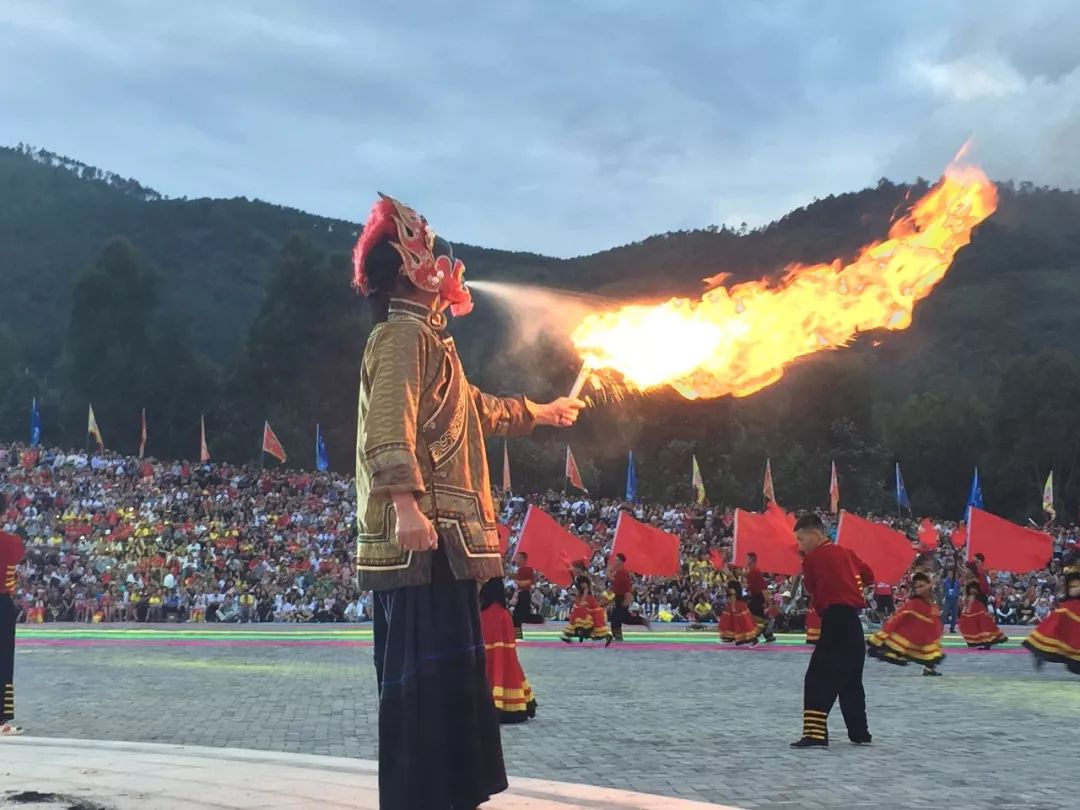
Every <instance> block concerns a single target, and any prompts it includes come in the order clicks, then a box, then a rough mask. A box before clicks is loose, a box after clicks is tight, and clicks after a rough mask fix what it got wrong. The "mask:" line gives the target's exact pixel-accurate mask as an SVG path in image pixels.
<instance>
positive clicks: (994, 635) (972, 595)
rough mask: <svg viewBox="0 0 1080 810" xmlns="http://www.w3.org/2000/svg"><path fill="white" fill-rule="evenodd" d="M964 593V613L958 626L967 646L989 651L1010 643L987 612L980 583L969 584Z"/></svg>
mask: <svg viewBox="0 0 1080 810" xmlns="http://www.w3.org/2000/svg"><path fill="white" fill-rule="evenodd" d="M964 591H965V594H966V599H965V604H964V612H963V613H961V614H960V621H959V622H957V626H958V627H959V628H960V635H962V636H963V637H964V641H966V642H967V645H968V646H969V647H978V648H979V649H981V650H989V649H990V648H991V647H992V646H994V645H995V644H1004V643H1005V642H1006V641H1008V640H1009V639H1008V637H1007V636H1006V635H1005V634H1004V633H1002V632H1001V630H1000V629H999V628H998V626H997V622H995V621H994V618H993V617H992V616H991V615H990V614H989V613H988V612H987V610H986V605H984V604H983V602H982V591H981V590H980V588H979V585H978V583H976V582H969V583H968V584H967V587H966V588H965V589H964Z"/></svg>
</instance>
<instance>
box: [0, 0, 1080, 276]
mask: <svg viewBox="0 0 1080 810" xmlns="http://www.w3.org/2000/svg"><path fill="white" fill-rule="evenodd" d="M403 9H407V10H403ZM675 9H678V11H676V10H675ZM1078 43H1080V2H1076V0H1024V2H1020V1H1019V0H1017V1H1016V2H1006V1H1005V0H968V2H962V1H961V0H955V2H946V3H943V2H940V0H905V2H902V3H890V2H875V3H864V2H858V1H857V0H835V1H834V2H828V0H806V1H805V2H800V1H798V0H792V1H791V2H778V1H777V0H761V1H760V2H719V0H715V1H714V0H707V1H706V0H701V1H698V0H681V2H680V1H677V0H669V1H668V2H658V1H657V0H641V2H630V1H627V2H615V0H580V1H578V2H574V1H573V0H533V1H532V2H515V0H490V1H489V0H457V2H450V1H449V0H448V1H447V2H441V1H440V2H436V0H423V1H422V2H421V0H409V2H386V1H385V0H380V1H379V2H371V1H369V0H304V1H303V2H301V0H185V1H184V2H170V1H169V0H69V1H68V2H62V1H61V0H0V144H6V145H14V144H16V143H18V142H20V141H22V142H27V143H32V144H34V145H36V146H42V147H46V148H48V149H50V150H53V151H56V152H60V153H62V154H66V155H69V156H71V157H74V158H77V159H80V160H83V161H84V162H86V163H90V164H92V165H95V166H98V167H100V168H103V169H110V170H113V171H116V172H117V173H119V174H121V175H123V176H125V177H135V178H136V179H138V180H140V181H141V182H143V183H144V184H145V185H149V186H152V187H153V188H156V189H157V190H158V191H161V192H162V193H164V194H167V195H170V196H182V195H186V196H188V197H203V196H214V197H227V196H247V197H257V198H260V199H264V200H268V201H271V202H275V203H281V204H285V205H290V206H296V207H298V208H302V209H305V210H307V211H312V212H315V213H319V214H324V215H328V216H335V217H341V218H345V219H350V220H362V219H363V218H364V216H365V215H366V213H367V209H368V208H369V207H370V205H371V202H372V200H373V198H374V196H375V191H376V190H382V191H385V192H387V193H391V194H394V195H395V196H398V197H400V198H401V199H403V200H405V201H407V202H409V203H411V204H413V205H414V206H415V207H416V208H417V209H419V210H420V211H421V212H422V213H424V214H426V215H427V217H428V219H429V220H430V221H431V223H432V224H433V225H434V227H435V228H436V229H437V230H438V231H439V232H440V233H443V234H445V235H446V236H447V237H448V238H449V239H451V240H452V241H453V240H456V241H461V242H469V243H473V244H480V245H485V246H489V247H499V248H508V249H514V250H532V251H536V252H540V253H546V254H552V255H558V256H570V255H577V254H581V253H590V252H594V251H597V250H603V249H605V248H608V247H612V246H615V245H618V244H623V243H626V242H630V241H634V240H637V239H641V238H644V237H646V236H649V235H651V234H654V233H660V232H664V231H668V230H675V229H680V228H691V227H701V226H705V225H709V224H723V223H728V224H738V223H740V222H742V221H746V222H748V223H750V224H751V225H758V224H763V223H766V222H768V221H770V220H772V219H775V218H777V217H779V216H782V215H783V214H784V213H785V212H786V211H788V210H789V209H791V208H793V207H797V206H799V205H803V204H805V203H807V202H809V201H811V200H813V198H814V197H819V196H825V195H827V194H830V193H833V192H842V191H847V190H851V189H855V188H861V187H863V186H866V185H869V184H872V183H874V182H875V181H876V180H877V179H878V178H879V177H881V176H888V177H890V178H892V179H896V180H908V179H912V178H914V177H916V176H919V175H921V176H925V177H935V176H937V175H938V173H939V172H940V170H941V169H942V167H943V166H944V165H945V164H946V163H947V162H948V160H949V158H950V157H951V156H952V155H953V154H954V153H955V152H956V150H957V149H958V148H959V147H960V145H961V144H962V143H963V141H964V140H965V139H966V138H967V137H968V136H969V135H974V136H975V139H976V147H975V151H974V156H975V157H976V158H977V159H978V160H979V162H981V163H982V164H983V165H984V166H985V167H986V168H987V169H988V170H989V172H990V173H991V175H992V176H994V177H996V178H1006V177H1008V178H1015V179H1018V180H1019V179H1030V180H1033V181H1035V182H1037V183H1039V184H1044V183H1045V184H1053V185H1063V186H1069V187H1080V47H1078Z"/></svg>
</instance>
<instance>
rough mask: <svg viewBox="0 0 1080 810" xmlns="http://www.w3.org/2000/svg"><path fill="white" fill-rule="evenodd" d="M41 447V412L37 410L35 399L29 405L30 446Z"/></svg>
mask: <svg viewBox="0 0 1080 810" xmlns="http://www.w3.org/2000/svg"><path fill="white" fill-rule="evenodd" d="M40 445H41V411H39V410H38V405H37V397H35V398H34V400H33V401H32V402H31V403H30V446H31V447H38V446H40Z"/></svg>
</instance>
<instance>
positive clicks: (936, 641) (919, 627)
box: [866, 598, 945, 666]
mask: <svg viewBox="0 0 1080 810" xmlns="http://www.w3.org/2000/svg"><path fill="white" fill-rule="evenodd" d="M942 632H943V631H942V627H941V616H940V614H939V613H938V610H937V608H936V607H934V606H933V605H930V604H929V603H927V602H926V601H924V600H922V599H918V598H914V599H909V600H908V601H907V602H905V603H904V604H903V605H902V606H901V608H900V609H899V610H898V611H896V613H894V614H893V615H892V616H891V617H890V618H889V620H888V621H887V622H885V624H884V625H882V627H881V629H880V630H878V631H877V632H876V633H874V635H872V636H870V638H869V639H867V641H866V646H867V652H868V654H869V655H870V656H872V657H873V658H877V659H878V660H879V661H886V662H887V663H890V664H899V665H900V666H904V665H906V664H907V663H908V661H914V662H915V663H917V664H923V665H924V666H933V665H935V664H937V663H939V662H940V661H942V660H944V658H945V655H944V654H943V653H942V652H941V636H942Z"/></svg>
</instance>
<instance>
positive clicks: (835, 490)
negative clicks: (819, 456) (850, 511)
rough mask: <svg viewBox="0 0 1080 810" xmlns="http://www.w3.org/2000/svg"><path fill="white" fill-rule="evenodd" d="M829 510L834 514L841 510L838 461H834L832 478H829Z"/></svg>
mask: <svg viewBox="0 0 1080 810" xmlns="http://www.w3.org/2000/svg"><path fill="white" fill-rule="evenodd" d="M829 507H830V509H829V511H830V512H832V513H833V514H834V515H835V514H837V513H838V512H839V511H840V479H839V478H837V477H836V462H835V461H834V462H833V463H832V478H830V479H829Z"/></svg>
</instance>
